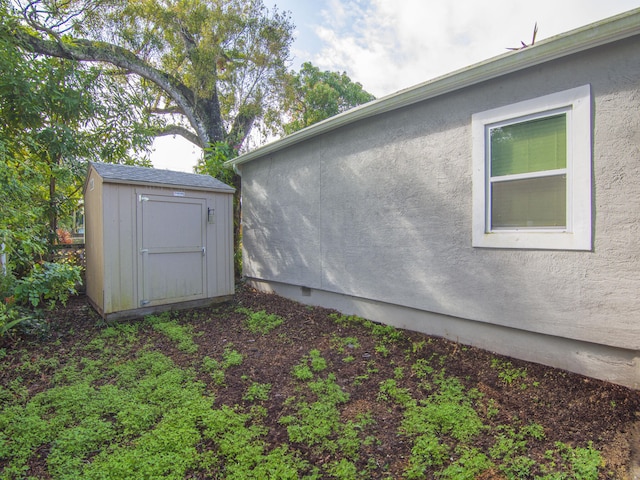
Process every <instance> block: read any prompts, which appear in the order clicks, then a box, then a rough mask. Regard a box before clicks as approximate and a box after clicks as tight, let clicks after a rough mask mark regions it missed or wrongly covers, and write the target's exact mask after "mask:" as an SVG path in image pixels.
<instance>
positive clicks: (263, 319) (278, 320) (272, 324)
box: [236, 307, 284, 335]
mask: <svg viewBox="0 0 640 480" xmlns="http://www.w3.org/2000/svg"><path fill="white" fill-rule="evenodd" d="M236 312H238V313H243V314H244V315H246V316H247V317H246V319H245V321H244V325H245V327H247V330H249V331H250V332H251V333H260V334H262V335H266V334H267V333H269V332H270V331H271V330H273V329H274V328H276V327H278V326H280V325H281V324H282V322H284V319H283V318H282V317H279V316H278V315H274V314H269V313H267V312H266V310H260V311H259V312H254V311H252V310H249V309H248V308H243V307H240V308H237V309H236Z"/></svg>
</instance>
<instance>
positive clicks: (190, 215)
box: [138, 194, 207, 306]
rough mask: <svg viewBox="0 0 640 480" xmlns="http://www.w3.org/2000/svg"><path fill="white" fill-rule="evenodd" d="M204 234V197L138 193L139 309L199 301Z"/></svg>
mask: <svg viewBox="0 0 640 480" xmlns="http://www.w3.org/2000/svg"><path fill="white" fill-rule="evenodd" d="M206 235H207V230H206V200H205V199H203V198H190V197H171V196H161V195H151V194H139V195H138V252H139V253H138V254H139V257H138V258H139V260H140V261H139V262H138V289H139V290H138V292H139V294H140V306H145V305H161V304H166V303H173V302H181V301H187V300H197V299H199V298H204V297H205V293H206V291H207V285H206V281H207V271H206V265H207V264H206V251H205V245H206V244H207V242H206V240H207V238H206Z"/></svg>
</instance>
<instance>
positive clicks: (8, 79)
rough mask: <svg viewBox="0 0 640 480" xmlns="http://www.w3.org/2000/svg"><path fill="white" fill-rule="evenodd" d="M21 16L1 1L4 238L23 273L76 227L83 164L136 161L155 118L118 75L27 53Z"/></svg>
mask: <svg viewBox="0 0 640 480" xmlns="http://www.w3.org/2000/svg"><path fill="white" fill-rule="evenodd" d="M33 18H34V19H35V18H37V16H34V17H33ZM18 19H19V15H18V14H17V12H16V11H14V10H13V9H12V8H11V6H10V4H9V3H8V2H2V3H0V71H1V72H2V75H0V117H1V118H2V119H3V122H2V123H1V124H0V184H2V185H3V188H2V189H0V204H2V209H0V243H4V244H5V248H6V253H7V256H8V267H9V269H10V271H11V272H13V273H15V275H16V276H17V277H18V278H20V277H22V276H23V275H25V274H27V273H28V272H29V271H30V270H31V267H32V266H33V265H34V264H35V263H39V262H42V261H43V260H45V259H47V258H48V256H49V254H50V246H51V244H52V243H53V242H54V241H55V240H56V230H57V228H64V229H68V230H73V229H74V228H75V225H74V224H73V216H72V213H73V211H74V210H75V209H77V208H78V202H79V200H80V198H81V194H82V185H83V181H84V176H85V173H86V162H87V161H88V160H93V161H96V160H99V161H109V162H132V161H134V158H133V157H132V155H131V152H132V151H136V152H137V153H138V154H139V153H141V152H145V151H146V149H147V148H148V147H149V145H150V143H151V136H150V134H149V129H150V128H151V122H150V121H149V117H148V115H147V113H146V112H147V110H145V109H144V108H143V105H142V104H143V101H142V99H141V98H140V97H139V96H136V95H133V94H132V92H131V91H130V90H129V89H128V87H127V86H126V85H125V84H124V83H123V82H122V81H121V79H120V78H118V77H117V76H114V75H112V74H110V73H106V72H105V71H103V70H102V69H100V68H95V67H92V68H85V67H83V66H81V65H78V64H76V63H73V62H70V61H67V60H60V59H53V58H46V57H39V56H36V55H34V54H32V53H30V48H29V47H27V46H25V44H24V43H23V42H22V41H21V40H19V39H18V38H17V36H16V32H17V31H19V30H20V29H21V27H20V26H19V20H18ZM32 33H33V31H32ZM106 96H108V97H109V99H108V100H107V99H106V98H105V97H106Z"/></svg>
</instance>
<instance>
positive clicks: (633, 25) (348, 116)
mask: <svg viewBox="0 0 640 480" xmlns="http://www.w3.org/2000/svg"><path fill="white" fill-rule="evenodd" d="M639 33H640V8H638V9H635V10H631V11H629V12H625V13H622V14H620V15H617V16H614V17H610V18H607V19H604V20H601V21H599V22H596V23H592V24H589V25H585V26H584V27H580V28H577V29H575V30H572V31H570V32H567V33H562V34H560V35H556V36H554V37H551V38H549V39H546V40H543V41H541V42H539V43H537V44H536V45H534V46H531V47H527V48H524V49H522V50H518V51H514V52H507V53H504V54H502V55H499V56H497V57H493V58H490V59H488V60H485V61H483V62H480V63H476V64H474V65H471V66H469V67H465V68H463V69H460V70H456V71H454V72H452V73H449V74H446V75H443V76H441V77H437V78H435V79H433V80H429V81H427V82H424V83H421V84H418V85H416V86H414V87H410V88H407V89H404V90H400V91H399V92H396V93H393V94H391V95H388V96H386V97H383V98H380V99H378V100H373V101H372V102H369V103H366V104H364V105H360V106H358V107H356V108H353V109H351V110H348V111H346V112H344V113H341V114H339V115H336V116H334V117H331V118H328V119H326V120H323V121H322V122H319V123H316V124H314V125H312V126H310V127H307V128H305V129H303V130H299V131H297V132H294V133H292V134H290V135H287V136H286V137H283V138H281V139H279V140H276V141H274V142H272V143H269V144H267V145H264V146H262V147H259V148H257V149H255V150H253V151H251V152H248V153H246V154H244V155H241V156H239V157H237V158H235V159H233V160H230V161H228V162H226V163H227V164H228V165H233V166H236V165H242V164H243V163H247V162H250V161H252V160H256V159H258V158H260V157H263V156H265V155H269V154H272V153H275V152H277V151H280V150H282V149H285V148H287V147H290V146H292V145H295V144H297V143H300V142H302V141H304V140H307V139H310V138H313V137H316V136H319V135H322V134H324V133H327V132H330V131H332V130H335V129H337V128H341V127H343V126H345V125H349V124H351V123H354V122H358V121H360V120H364V119H366V118H369V117H373V116H375V115H379V114H382V113H385V112H390V111H392V110H396V109H399V108H403V107H406V106H409V105H413V104H415V103H418V102H422V101H425V100H428V99H431V98H435V97H438V96H441V95H444V94H447V93H451V92H453V91H456V90H460V89H462V88H465V87H469V86H472V85H476V84H478V83H481V82H485V81H488V80H492V79H494V78H497V77H500V76H503V75H508V74H510V73H514V72H517V71H520V70H524V69H526V68H530V67H533V66H536V65H539V64H542V63H546V62H549V61H552V60H556V59H559V58H562V57H566V56H568V55H572V54H575V53H579V52H582V51H585V50H589V49H591V48H595V47H598V46H601V45H606V44H608V43H612V42H615V41H618V40H622V39H625V38H628V37H631V36H634V35H638V34H639Z"/></svg>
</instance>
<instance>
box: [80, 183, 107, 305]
mask: <svg viewBox="0 0 640 480" xmlns="http://www.w3.org/2000/svg"><path fill="white" fill-rule="evenodd" d="M84 208H85V256H86V262H87V270H86V276H85V278H86V283H87V284H86V292H87V296H88V297H89V298H90V299H91V301H92V302H93V303H94V305H96V306H99V307H100V309H102V308H103V300H104V296H103V291H104V256H103V254H104V236H103V232H104V229H103V210H102V179H101V178H100V177H99V176H98V175H97V174H96V173H95V172H93V171H92V172H91V174H90V176H89V178H88V180H87V189H86V191H85V196H84Z"/></svg>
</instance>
